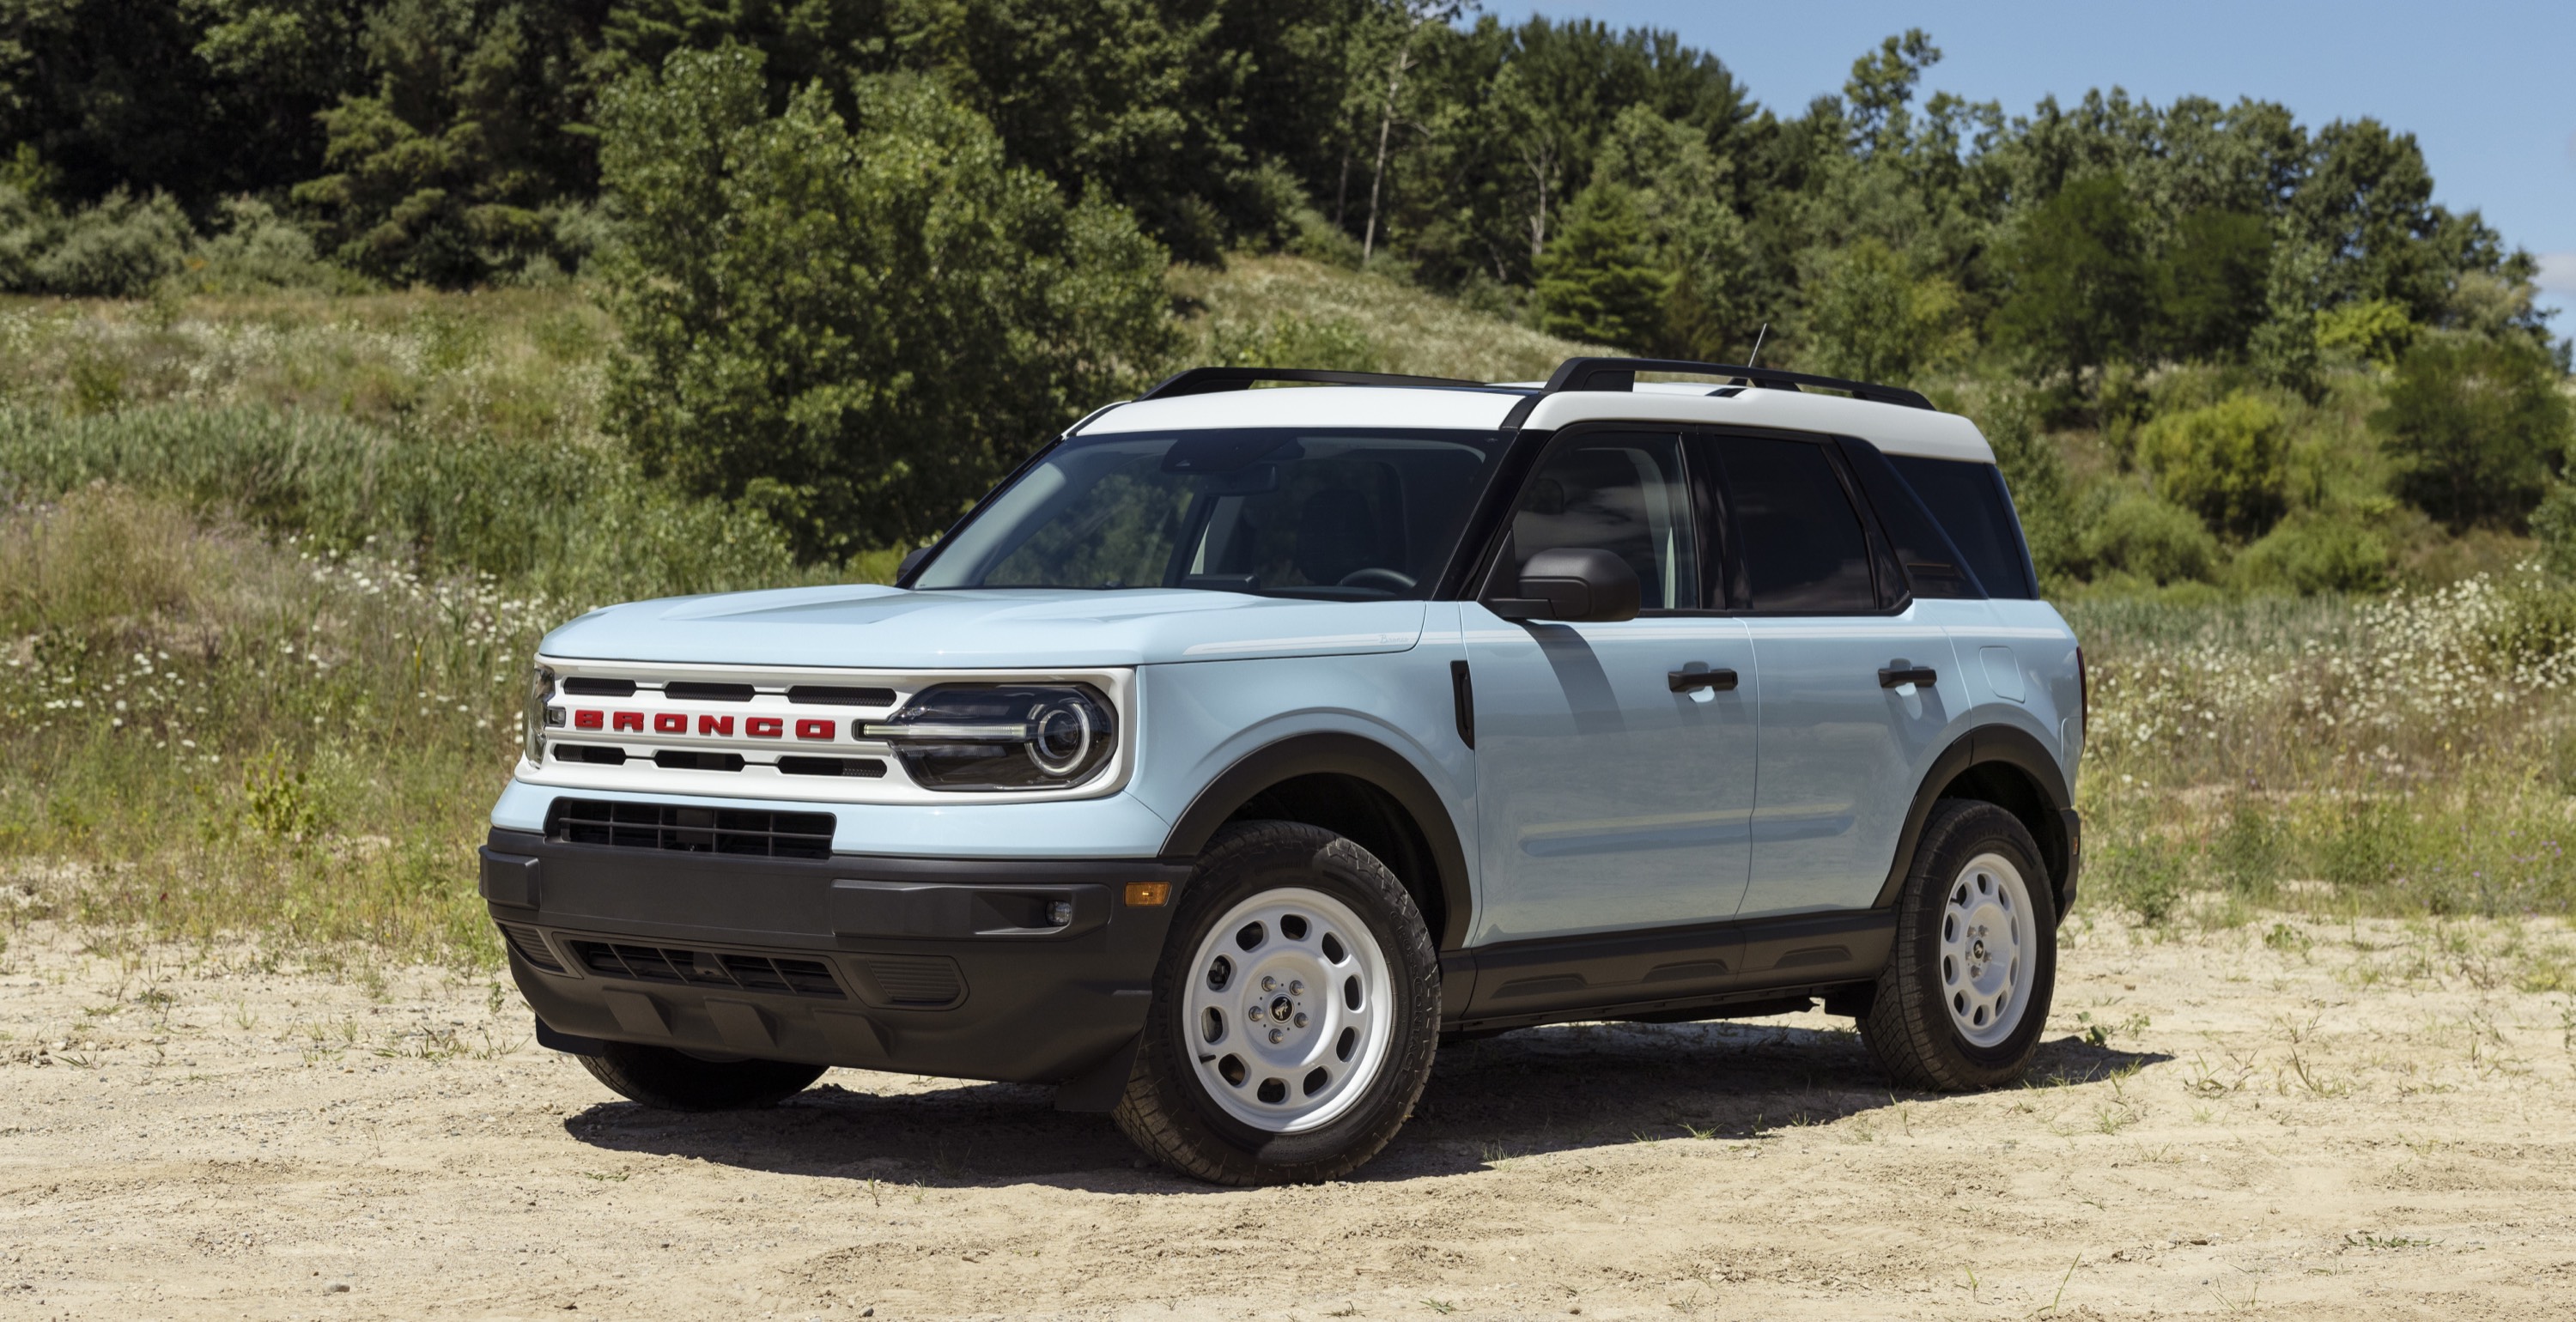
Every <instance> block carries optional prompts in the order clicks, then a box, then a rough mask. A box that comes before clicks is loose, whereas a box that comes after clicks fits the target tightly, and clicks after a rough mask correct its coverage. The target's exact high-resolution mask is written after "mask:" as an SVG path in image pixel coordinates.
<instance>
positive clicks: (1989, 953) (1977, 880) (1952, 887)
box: [1860, 799, 2057, 1091]
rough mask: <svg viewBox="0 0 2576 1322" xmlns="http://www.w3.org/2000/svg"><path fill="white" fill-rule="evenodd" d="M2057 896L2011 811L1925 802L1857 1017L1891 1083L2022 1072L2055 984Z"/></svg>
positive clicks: (1955, 1084)
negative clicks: (1873, 981)
mask: <svg viewBox="0 0 2576 1322" xmlns="http://www.w3.org/2000/svg"><path fill="white" fill-rule="evenodd" d="M2054 898H2055V893H2054V892H2053V891H2052V890H2051V889H2050V887H2049V880H2048V870H2047V868H2046V867H2044V866H2043V865H2042V864H2041V863H2040V861H2039V848H2038V846H2037V845H2036V844H2035V843H2033V842H2032V840H2031V838H2030V832H2029V831H2028V830H2027V829H2025V828H2024V827H2023V826H2022V824H2021V822H2020V820H2019V819H2018V818H2015V817H2014V816H2013V815H2012V814H2011V813H2008V812H2006V811H2004V810H2003V809H2001V808H1998V807H1996V806H1995V805H1993V804H1991V803H1981V802H1977V801H1975V800H1969V799H1945V800H1943V801H1941V802H1940V803H1939V804H1938V805H1936V806H1935V807H1934V808H1933V810H1932V816H1931V819H1930V820H1928V821H1926V822H1925V823H1924V825H1923V838H1922V843H1921V844H1920V845H1919V846H1918V847H1917V848H1916V850H1915V854H1914V870H1913V873H1912V874H1911V875H1909V876H1908V877H1907V878H1906V883H1905V890H1904V893H1903V894H1902V895H1900V896H1899V897H1898V899H1897V914H1896V949H1895V951H1894V953H1893V955H1892V957H1891V958H1890V959H1889V960H1888V965H1887V971H1886V972H1884V973H1882V974H1881V975H1880V976H1879V983H1878V989H1877V992H1876V994H1875V995H1874V996H1873V997H1872V998H1871V1001H1870V1008H1869V1012H1868V1013H1867V1014H1866V1015H1864V1016H1862V1018H1861V1021H1860V1028H1861V1038H1862V1040H1863V1041H1864V1042H1866V1043H1867V1044H1868V1045H1869V1050H1870V1054H1871V1055H1873V1056H1876V1057H1877V1058H1878V1062H1879V1063H1880V1064H1881V1065H1884V1066H1885V1067H1886V1068H1887V1072H1888V1073H1889V1074H1891V1075H1893V1076H1895V1078H1896V1081H1897V1082H1899V1083H1902V1084H1906V1085H1908V1086H1910V1087H1915V1088H1924V1089H1933V1090H1940V1091H1962V1090H1966V1089H1973V1088H1992V1087H1995V1086H1997V1085H1999V1084H2005V1083H2010V1082H2012V1081H2013V1080H2015V1079H2017V1078H2020V1077H2021V1073H2022V1070H2023V1069H2024V1068H2025V1067H2026V1066H2028V1065H2029V1064H2030V1057H2031V1053H2032V1052H2033V1051H2034V1050H2036V1049H2037V1048H2038V1046H2039V1035H2040V1033H2041V1032H2042V1031H2043V1030H2044V1029H2046V1027H2047V1026H2048V1005H2049V999H2050V996H2051V994H2052V993H2053V992H2054V990H2055V984H2056V980H2057V911H2056V908H2055V905H2054V903H2053V901H2054Z"/></svg>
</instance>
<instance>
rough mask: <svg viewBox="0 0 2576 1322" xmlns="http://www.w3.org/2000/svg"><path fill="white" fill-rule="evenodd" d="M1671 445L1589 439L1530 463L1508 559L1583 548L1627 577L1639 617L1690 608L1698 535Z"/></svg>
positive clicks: (1652, 438) (1649, 439)
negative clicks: (1629, 573) (1615, 561)
mask: <svg viewBox="0 0 2576 1322" xmlns="http://www.w3.org/2000/svg"><path fill="white" fill-rule="evenodd" d="M1681 457H1682V442H1681V438H1680V437H1679V436H1676V435H1670V434H1661V435H1659V434H1653V433H1643V434H1639V433H1624V432H1589V433H1585V434H1582V435H1580V436H1578V437H1576V438H1574V439H1573V440H1571V441H1568V442H1566V443H1565V444H1563V445H1561V446H1559V447H1558V448H1557V449H1556V450H1555V451H1554V452H1553V453H1551V454H1550V455H1549V456H1548V458H1547V461H1546V462H1545V463H1544V464H1541V465H1540V466H1539V470H1538V473H1537V475H1536V476H1534V477H1532V478H1531V479H1530V481H1529V485H1528V486H1527V487H1526V488H1524V489H1523V490H1522V492H1521V500H1520V505H1519V506H1518V507H1517V508H1516V509H1514V510H1513V511H1512V553H1513V554H1514V555H1517V556H1519V557H1520V559H1521V561H1522V562H1523V563H1527V562H1528V560H1529V558H1530V557H1531V556H1534V555H1536V554H1538V553H1539V552H1541V551H1553V550H1557V549H1560V548H1564V547H1589V548H1591V549H1594V550H1600V551H1608V552H1609V553H1611V554H1612V555H1615V556H1617V557H1619V558H1620V559H1622V560H1625V561H1627V562H1628V567H1629V568H1631V569H1634V570H1636V571H1637V587H1638V596H1637V600H1638V601H1639V602H1640V603H1641V604H1642V605H1643V606H1644V608H1645V609H1647V610H1683V609H1689V608H1692V607H1696V606H1698V605H1699V538H1698V534H1697V531H1696V528H1695V526H1694V523H1693V520H1692V518H1691V501H1690V488H1689V486H1688V484H1687V481H1686V479H1685V478H1684V476H1683V473H1682V462H1681Z"/></svg>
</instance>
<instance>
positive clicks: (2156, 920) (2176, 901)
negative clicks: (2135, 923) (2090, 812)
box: [2088, 840, 2186, 927]
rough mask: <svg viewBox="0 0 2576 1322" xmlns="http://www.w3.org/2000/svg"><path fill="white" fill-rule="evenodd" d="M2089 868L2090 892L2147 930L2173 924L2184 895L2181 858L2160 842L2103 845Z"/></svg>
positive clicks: (2128, 842)
mask: <svg viewBox="0 0 2576 1322" xmlns="http://www.w3.org/2000/svg"><path fill="white" fill-rule="evenodd" d="M2091 866H2092V867H2093V868H2095V869H2097V870H2098V871H2097V872H2096V875H2095V876H2093V877H2091V878H2088V881H2090V883H2091V885H2090V886H2089V887H2088V888H2089V889H2093V890H2095V891H2097V892H2098V893H2099V895H2100V897H2101V898H2102V899H2104V900H2106V901H2108V902H2110V903H2112V904H2116V905H2119V906H2120V907H2121V908H2124V909H2128V910H2130V911H2131V912H2133V913H2135V914H2137V915H2138V919H2139V921H2141V922H2143V923H2145V924H2146V925H2147V926H2149V927H2162V926H2164V925H2165V924H2166V923H2169V922H2171V921H2173V919H2174V915H2175V914H2176V913H2177V912H2178V911H2180V909H2181V908H2182V903H2183V899H2184V897H2185V894H2186V889H2185V885H2184V882H2185V878H2184V876H2183V866H2182V858H2181V856H2180V855H2179V854H2178V853H2177V852H2176V851H2175V850H2174V849H2173V848H2171V847H2170V846H2168V845H2166V844H2164V843H2162V842H2160V841H2140V842H2131V841H2125V840H2112V841H2106V842H2104V844H2103V845H2102V846H2101V847H2100V849H2099V851H2098V853H2097V855H2096V857H2095V858H2094V859H2093V861H2092V864H2091Z"/></svg>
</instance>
